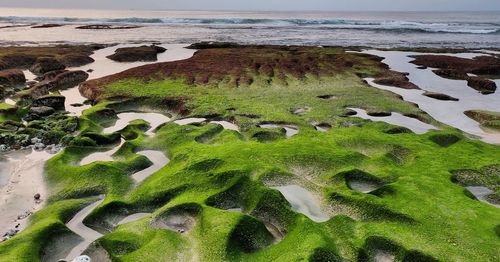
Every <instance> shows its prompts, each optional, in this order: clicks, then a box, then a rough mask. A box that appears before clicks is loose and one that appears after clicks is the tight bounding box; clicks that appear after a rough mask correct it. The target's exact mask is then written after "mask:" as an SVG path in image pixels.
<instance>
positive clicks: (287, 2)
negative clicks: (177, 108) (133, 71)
mask: <svg viewBox="0 0 500 262" xmlns="http://www.w3.org/2000/svg"><path fill="white" fill-rule="evenodd" d="M0 7H36V8H85V9H138V10H151V9H164V10H273V11H280V10H282V11H293V10H297V11H300V10H320V11H500V0H243V1H242V0H0Z"/></svg>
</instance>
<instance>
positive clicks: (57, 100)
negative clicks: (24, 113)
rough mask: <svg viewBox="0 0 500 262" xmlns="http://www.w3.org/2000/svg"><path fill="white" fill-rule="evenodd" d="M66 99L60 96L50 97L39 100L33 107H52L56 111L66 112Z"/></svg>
mask: <svg viewBox="0 0 500 262" xmlns="http://www.w3.org/2000/svg"><path fill="white" fill-rule="evenodd" d="M65 101H66V98H65V97H64V96H60V95H48V96H43V97H40V98H37V99H35V100H33V102H32V103H31V107H42V106H47V107H52V108H53V109H55V110H64V102H65Z"/></svg>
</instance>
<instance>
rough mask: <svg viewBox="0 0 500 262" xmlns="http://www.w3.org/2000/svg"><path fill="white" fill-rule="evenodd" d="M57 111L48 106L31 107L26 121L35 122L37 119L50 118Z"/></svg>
mask: <svg viewBox="0 0 500 262" xmlns="http://www.w3.org/2000/svg"><path fill="white" fill-rule="evenodd" d="M55 112H56V111H55V110H54V108H52V107H48V106H37V107H31V108H30V110H29V111H28V114H26V116H25V117H24V119H25V120H26V121H33V120H36V119H40V118H41V117H44V116H50V115H52V114H54V113H55Z"/></svg>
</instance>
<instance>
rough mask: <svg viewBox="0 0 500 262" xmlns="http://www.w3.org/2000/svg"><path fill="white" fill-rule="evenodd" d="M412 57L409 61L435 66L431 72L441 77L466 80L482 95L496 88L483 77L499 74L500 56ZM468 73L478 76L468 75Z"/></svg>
mask: <svg viewBox="0 0 500 262" xmlns="http://www.w3.org/2000/svg"><path fill="white" fill-rule="evenodd" d="M414 58H415V60H413V61H412V62H411V63H413V64H416V65H419V66H426V67H431V68H437V69H436V70H433V72H434V73H435V74H436V75H438V76H441V77H443V78H448V79H455V80H466V81H467V85H468V86H470V87H472V88H473V89H475V90H478V91H479V92H481V93H482V94H484V95H487V94H492V93H494V92H495V91H496V89H497V86H496V84H495V82H493V81H491V80H489V79H487V78H485V77H486V76H500V58H496V57H491V56H479V57H475V58H474V59H467V58H461V57H455V56H447V55H417V56H414ZM470 74H474V75H478V76H470ZM481 76H485V77H481Z"/></svg>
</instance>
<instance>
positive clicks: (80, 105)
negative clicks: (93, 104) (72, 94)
mask: <svg viewBox="0 0 500 262" xmlns="http://www.w3.org/2000/svg"><path fill="white" fill-rule="evenodd" d="M70 106H72V107H82V106H84V105H83V104H81V103H74V104H71V105H70Z"/></svg>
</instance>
